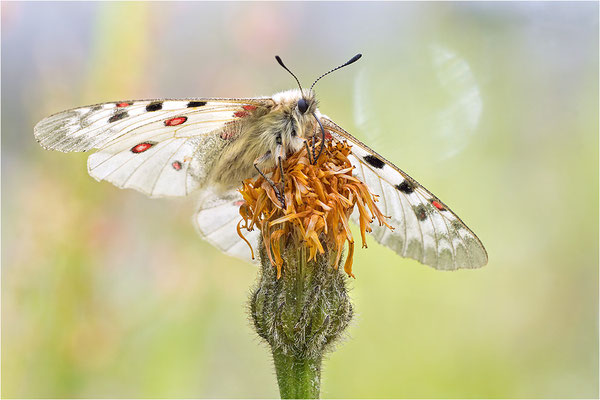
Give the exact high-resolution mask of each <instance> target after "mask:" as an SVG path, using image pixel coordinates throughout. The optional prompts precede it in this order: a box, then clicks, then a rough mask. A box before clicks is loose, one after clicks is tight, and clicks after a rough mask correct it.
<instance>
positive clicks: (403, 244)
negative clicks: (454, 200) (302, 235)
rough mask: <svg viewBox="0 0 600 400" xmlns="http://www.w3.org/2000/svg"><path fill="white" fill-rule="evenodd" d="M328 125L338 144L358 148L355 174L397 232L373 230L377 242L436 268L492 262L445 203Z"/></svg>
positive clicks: (354, 152)
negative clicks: (345, 143)
mask: <svg viewBox="0 0 600 400" xmlns="http://www.w3.org/2000/svg"><path fill="white" fill-rule="evenodd" d="M323 120H324V125H325V126H326V130H327V132H328V133H329V134H330V135H331V137H332V138H333V139H334V140H346V141H348V142H350V143H351V144H352V145H353V147H352V154H351V155H350V156H349V159H350V162H351V163H352V164H353V166H354V167H355V169H354V174H355V175H356V176H357V177H358V178H359V179H361V180H362V181H363V182H364V183H365V184H367V186H368V187H369V190H370V191H371V192H372V193H373V194H375V195H377V196H378V203H377V205H378V207H379V208H380V209H381V211H382V212H383V213H384V214H385V215H386V216H388V217H390V221H389V223H390V225H392V226H393V227H394V228H395V229H394V230H393V231H390V230H389V229H388V228H386V227H384V226H378V225H373V226H372V229H373V232H372V234H373V237H374V238H375V240H377V241H378V242H379V243H381V244H383V245H385V246H387V247H389V248H390V249H392V250H394V251H395V252H396V253H398V254H399V255H401V256H403V257H409V258H413V259H415V260H417V261H420V262H422V263H423V264H427V265H430V266H432V267H434V268H436V269H444V270H454V269H458V268H478V267H481V266H483V265H485V264H486V263H487V253H486V251H485V249H484V247H483V245H482V244H481V242H480V241H479V239H478V238H477V236H475V234H474V233H473V232H472V231H471V230H470V229H469V228H468V227H467V226H466V225H465V224H464V223H463V222H462V221H461V220H460V218H458V216H456V214H454V213H453V212H452V211H451V210H450V209H449V208H448V207H447V206H446V205H445V204H444V203H442V202H441V201H440V200H439V199H437V197H435V196H434V195H432V194H431V193H430V192H429V191H428V190H427V189H425V188H424V187H423V186H421V185H419V183H417V182H416V181H415V180H414V179H412V178H411V177H410V176H408V175H407V174H406V173H404V172H403V171H401V170H400V169H399V168H397V167H396V166H395V165H393V164H392V163H390V162H389V161H387V160H385V159H384V158H383V157H381V156H380V155H379V154H377V153H376V152H374V151H373V150H371V149H370V148H369V147H367V146H366V145H364V144H363V143H361V142H360V141H359V140H358V139H356V138H354V137H353V136H352V135H350V134H349V133H348V132H346V131H344V130H343V129H342V128H340V127H339V126H338V125H336V124H335V123H334V122H332V121H331V120H329V119H328V118H325V117H324V118H323ZM356 215H357V214H356V213H354V214H353V217H354V219H355V221H356Z"/></svg>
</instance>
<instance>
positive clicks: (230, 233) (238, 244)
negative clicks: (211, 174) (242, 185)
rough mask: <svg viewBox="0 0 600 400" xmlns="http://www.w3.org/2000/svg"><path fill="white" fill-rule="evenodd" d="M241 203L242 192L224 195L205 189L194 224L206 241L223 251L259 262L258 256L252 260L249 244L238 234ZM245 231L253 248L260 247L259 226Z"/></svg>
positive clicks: (245, 235)
mask: <svg viewBox="0 0 600 400" xmlns="http://www.w3.org/2000/svg"><path fill="white" fill-rule="evenodd" d="M242 203H243V198H242V195H241V194H240V193H239V192H238V191H236V190H232V191H230V192H227V193H225V194H222V193H216V192H214V191H213V190H212V189H207V190H205V191H202V193H201V196H200V203H199V204H200V206H199V209H198V211H197V212H196V214H195V215H194V225H195V226H196V230H197V231H198V233H199V234H200V236H201V237H202V238H203V239H204V240H206V241H207V242H209V243H210V244H212V245H213V246H215V247H216V248H218V249H219V250H221V251H222V252H224V253H226V254H229V255H230V256H234V257H237V258H240V259H242V260H244V261H249V262H254V263H256V262H257V259H254V260H252V257H251V254H252V252H251V251H250V248H249V247H248V244H247V243H246V242H245V241H244V240H243V239H242V238H240V236H239V235H238V234H237V224H238V223H239V222H240V221H241V219H242V217H241V216H240V212H239V210H240V205H241V204H242ZM242 233H243V235H244V237H245V238H246V240H248V242H249V243H250V244H251V245H252V248H253V249H254V250H257V249H258V248H259V247H258V245H259V239H260V232H259V231H258V229H255V230H253V231H250V232H248V231H246V230H245V229H243V230H242Z"/></svg>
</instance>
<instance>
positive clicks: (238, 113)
mask: <svg viewBox="0 0 600 400" xmlns="http://www.w3.org/2000/svg"><path fill="white" fill-rule="evenodd" d="M233 116H234V117H238V118H244V117H247V116H248V111H236V112H234V113H233Z"/></svg>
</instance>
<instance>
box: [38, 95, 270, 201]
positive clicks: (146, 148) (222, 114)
mask: <svg viewBox="0 0 600 400" xmlns="http://www.w3.org/2000/svg"><path fill="white" fill-rule="evenodd" d="M266 101H269V100H268V99H186V100H142V101H123V102H113V103H104V104H98V105H94V106H88V107H82V108H76V109H72V110H68V111H64V112H61V113H58V114H55V115H52V116H50V117H48V118H45V119H44V120H42V121H40V122H39V123H38V124H37V125H36V126H35V128H34V134H35V137H36V139H37V140H38V142H39V143H40V144H41V145H42V146H43V147H44V148H47V149H53V150H59V151H65V152H67V151H88V150H91V149H99V151H98V152H96V153H94V154H92V155H91V156H90V157H89V158H88V171H89V173H90V175H91V176H93V177H94V178H96V179H97V180H106V181H109V182H111V183H113V184H115V185H116V186H118V187H120V188H131V189H136V190H138V191H140V192H142V193H145V194H147V195H149V196H152V197H160V196H185V195H187V194H189V193H190V192H192V191H193V190H195V189H197V188H198V187H200V186H201V185H202V183H203V180H204V179H205V178H206V174H207V171H206V167H207V165H208V164H209V162H210V161H211V160H212V159H214V157H217V156H218V153H219V151H220V150H221V149H222V148H223V146H224V145H225V144H226V141H225V140H223V139H221V138H220V137H219V135H220V133H221V132H222V131H223V128H224V127H225V126H226V125H227V124H228V123H232V122H233V121H235V120H236V119H238V118H241V117H243V116H244V115H245V113H246V111H245V110H247V109H248V107H250V108H252V107H254V108H256V106H258V105H261V104H263V102H266Z"/></svg>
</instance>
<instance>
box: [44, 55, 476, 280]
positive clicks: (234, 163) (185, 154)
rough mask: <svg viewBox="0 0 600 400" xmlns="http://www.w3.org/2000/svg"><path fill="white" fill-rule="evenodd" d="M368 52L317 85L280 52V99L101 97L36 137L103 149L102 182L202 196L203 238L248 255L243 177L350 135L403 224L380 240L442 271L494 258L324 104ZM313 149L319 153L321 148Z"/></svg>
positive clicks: (382, 232)
mask: <svg viewBox="0 0 600 400" xmlns="http://www.w3.org/2000/svg"><path fill="white" fill-rule="evenodd" d="M360 56H361V55H360V54H358V55H356V56H355V57H353V58H352V59H351V60H349V61H348V62H346V63H345V64H342V65H340V66H339V67H337V68H334V69H332V70H330V71H328V72H327V73H325V74H323V75H321V76H320V77H319V78H317V80H315V82H314V83H313V84H312V86H311V87H310V89H308V90H305V89H302V87H301V85H300V82H299V80H298V78H296V76H295V75H294V74H293V73H292V72H291V71H290V70H289V69H288V68H287V67H286V66H285V65H284V64H283V62H282V61H281V58H279V57H278V56H276V59H277V61H278V63H279V64H280V65H281V66H282V67H283V68H284V69H286V70H287V71H288V72H289V73H290V74H292V76H293V77H294V79H296V82H297V83H298V86H299V89H292V90H288V91H283V92H280V93H276V94H275V95H273V96H271V97H256V98H235V99H226V98H190V99H155V100H125V101H116V102H110V103H102V104H95V105H91V106H86V107H80V108H74V109H71V110H67V111H63V112H60V113H57V114H54V115H51V116H49V117H47V118H45V119H43V120H42V121H40V122H39V123H38V124H37V125H36V126H35V128H34V135H35V138H36V140H37V141H38V142H39V143H40V145H41V146H42V147H44V148H46V149H52V150H58V151H63V152H71V151H89V150H93V149H97V151H96V152H95V153H93V154H91V155H90V156H89V158H88V161H87V166H88V172H89V174H90V175H91V176H92V177H94V178H95V179H97V180H99V181H102V180H104V181H108V182H111V183H113V184H114V185H116V186H118V187H120V188H128V189H135V190H138V191H140V192H142V193H145V194H146V195H148V196H151V197H165V196H186V195H189V194H191V193H199V199H200V201H199V206H198V210H197V212H196V214H195V216H194V222H195V225H196V228H197V230H198V232H199V233H200V235H201V236H202V237H203V238H204V239H206V240H207V241H208V242H210V243H212V244H213V245H214V246H216V247H217V248H219V249H220V250H222V251H223V252H225V253H227V254H229V255H233V256H237V257H239V258H242V259H247V260H249V259H250V254H249V251H248V248H247V245H246V243H244V242H243V240H242V239H241V238H240V237H239V236H238V234H237V231H236V226H237V223H238V222H239V220H240V215H239V207H240V205H241V204H242V203H243V200H242V197H241V195H240V193H239V192H238V189H239V187H240V185H241V182H242V181H243V180H245V179H248V178H252V177H255V176H258V174H259V173H260V174H263V171H265V170H268V169H269V168H273V167H277V166H281V162H282V160H285V159H286V157H287V156H288V155H290V154H292V153H294V152H296V151H298V150H299V149H301V148H302V147H303V146H308V145H310V143H311V142H312V144H313V146H314V143H315V142H314V140H315V138H317V139H321V140H323V141H345V142H347V143H349V144H351V146H352V149H351V151H352V152H351V154H350V156H349V159H350V161H351V163H352V165H353V167H354V171H353V174H354V176H355V177H356V178H357V179H359V180H361V181H362V182H364V183H365V184H366V185H367V186H368V188H369V190H370V191H371V192H372V193H373V194H374V195H376V196H377V198H378V200H379V202H378V206H379V208H380V209H381V211H382V212H383V214H384V215H386V216H389V220H388V223H389V224H390V225H392V226H393V227H394V228H395V229H394V230H393V231H391V230H389V229H387V228H386V227H385V226H373V227H372V228H373V231H372V236H373V237H374V239H375V240H376V241H377V242H379V243H381V244H383V245H385V246H387V247H389V248H390V249H392V250H393V251H395V252H396V253H398V254H399V255H400V256H402V257H408V258H412V259H415V260H417V261H419V262H421V263H423V264H426V265H429V266H432V267H434V268H436V269H440V270H455V269H458V268H477V267H481V266H483V265H485V264H486V263H487V260H488V257H487V252H486V250H485V248H484V247H483V245H482V243H481V241H480V240H479V239H478V238H477V236H476V235H475V234H474V233H473V232H472V231H471V230H470V229H469V228H468V227H467V226H466V225H465V224H464V223H463V222H462V220H461V219H460V218H459V217H458V216H457V215H456V214H454V213H453V212H452V210H450V208H449V207H448V206H447V205H446V204H444V203H443V202H442V201H441V200H439V199H438V198H437V197H436V196H434V195H433V194H432V193H431V192H429V191H428V190H427V189H425V188H424V187H423V186H421V185H420V184H419V183H418V182H417V181H416V180H414V179H413V178H411V177H410V176H408V175H407V174H406V173H405V172H403V171H402V170H400V169H399V168H398V167H396V166H395V165H394V164H392V163H391V162H389V161H388V160H386V159H385V158H383V157H382V156H381V155H379V154H378V153H376V152H375V151H373V150H372V149H370V148H369V147H368V146H367V145H365V144H364V143H362V142H361V141H359V140H358V139H356V138H355V137H354V136H352V135H351V134H350V133H348V132H346V131H345V130H344V129H342V128H341V127H340V126H338V125H337V124H336V123H335V122H333V121H332V120H331V119H330V118H328V117H327V116H326V115H324V114H322V113H321V112H320V111H319V109H318V107H317V100H316V97H315V92H314V91H313V87H314V85H315V83H317V81H318V80H319V79H321V78H322V77H324V76H326V75H327V74H329V73H331V72H333V71H336V70H337V69H340V68H342V67H344V66H347V65H349V64H352V63H353V62H355V61H357V60H358V59H359V58H360ZM312 150H313V155H314V156H315V157H318V156H319V155H318V153H319V149H315V148H314V147H313V149H312ZM281 200H283V199H281ZM355 214H357V213H355ZM355 214H353V216H352V217H353V219H354V220H355V221H356V218H357V216H355ZM246 238H247V239H248V240H249V241H250V242H251V243H252V244H253V245H257V244H258V242H259V233H258V232H256V231H251V232H249V234H248V235H247V236H246Z"/></svg>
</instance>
